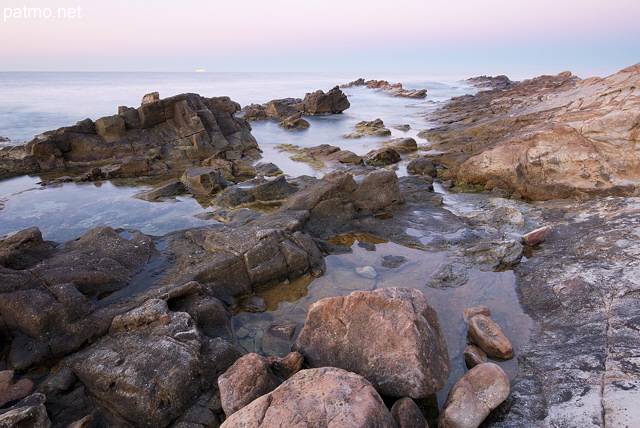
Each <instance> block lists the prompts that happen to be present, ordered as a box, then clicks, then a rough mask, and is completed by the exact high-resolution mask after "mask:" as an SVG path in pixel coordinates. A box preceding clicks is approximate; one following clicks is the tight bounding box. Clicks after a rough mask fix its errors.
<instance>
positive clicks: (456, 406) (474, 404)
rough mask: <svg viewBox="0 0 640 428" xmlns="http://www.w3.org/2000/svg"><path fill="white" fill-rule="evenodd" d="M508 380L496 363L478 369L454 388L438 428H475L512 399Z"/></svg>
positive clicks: (482, 365)
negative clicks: (494, 410) (504, 402)
mask: <svg viewBox="0 0 640 428" xmlns="http://www.w3.org/2000/svg"><path fill="white" fill-rule="evenodd" d="M509 392H510V388H509V378H508V377H507V375H506V374H505V373H504V371H503V370H502V369H501V368H500V367H499V366H497V365H495V364H493V363H483V364H479V365H477V366H475V367H474V368H472V369H471V370H469V372H467V373H466V374H465V375H464V376H462V377H461V378H460V379H458V381H457V382H456V383H455V385H453V388H451V391H450V392H449V396H448V397H447V401H446V402H445V403H444V406H443V407H442V411H441V412H440V416H439V417H438V427H442V428H476V427H478V426H480V424H481V423H482V421H483V420H484V419H485V418H486V417H487V416H488V415H489V412H490V411H491V410H493V409H495V408H496V407H498V406H499V405H500V403H502V402H503V401H504V400H506V398H507V397H508V396H509Z"/></svg>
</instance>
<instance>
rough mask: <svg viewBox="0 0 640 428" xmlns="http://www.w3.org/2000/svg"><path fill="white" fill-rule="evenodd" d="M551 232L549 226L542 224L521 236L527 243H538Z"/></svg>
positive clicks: (532, 244)
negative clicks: (542, 225)
mask: <svg viewBox="0 0 640 428" xmlns="http://www.w3.org/2000/svg"><path fill="white" fill-rule="evenodd" d="M550 232H551V226H544V227H541V228H539V229H536V230H533V231H531V232H529V233H527V234H526V235H523V236H522V241H523V242H524V243H525V244H527V245H531V246H534V245H538V244H539V243H541V242H543V241H544V240H545V239H547V236H549V233H550Z"/></svg>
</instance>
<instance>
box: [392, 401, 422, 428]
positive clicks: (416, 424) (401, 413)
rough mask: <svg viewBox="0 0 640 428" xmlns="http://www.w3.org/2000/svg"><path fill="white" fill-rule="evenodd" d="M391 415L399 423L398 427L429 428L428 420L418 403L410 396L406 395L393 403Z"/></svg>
mask: <svg viewBox="0 0 640 428" xmlns="http://www.w3.org/2000/svg"><path fill="white" fill-rule="evenodd" d="M391 416H392V417H393V419H394V420H395V421H396V424H398V428H428V425H427V420H426V419H425V417H424V415H423V414H422V412H421V411H420V408H419V407H418V405H417V404H416V403H415V401H413V400H412V399H411V398H409V397H404V398H401V399H399V400H398V401H396V402H395V403H393V407H391Z"/></svg>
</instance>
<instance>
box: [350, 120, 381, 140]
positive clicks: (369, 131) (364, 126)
mask: <svg viewBox="0 0 640 428" xmlns="http://www.w3.org/2000/svg"><path fill="white" fill-rule="evenodd" d="M365 135H375V136H378V137H387V136H389V135H391V131H390V130H389V128H386V127H385V126H384V122H383V121H382V119H380V118H377V119H375V120H372V121H370V122H367V121H365V120H363V121H362V122H358V123H356V132H355V133H351V134H347V135H345V136H344V138H360V137H363V136H365Z"/></svg>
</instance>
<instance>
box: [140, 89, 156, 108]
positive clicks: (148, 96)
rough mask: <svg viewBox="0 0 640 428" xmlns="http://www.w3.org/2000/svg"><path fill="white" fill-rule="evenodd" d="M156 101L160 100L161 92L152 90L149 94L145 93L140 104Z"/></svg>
mask: <svg viewBox="0 0 640 428" xmlns="http://www.w3.org/2000/svg"><path fill="white" fill-rule="evenodd" d="M156 101H160V93H159V92H150V93H148V94H145V95H144V96H143V97H142V101H141V102H140V105H144V104H149V103H153V102H156Z"/></svg>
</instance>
